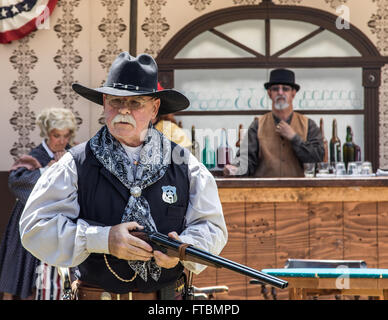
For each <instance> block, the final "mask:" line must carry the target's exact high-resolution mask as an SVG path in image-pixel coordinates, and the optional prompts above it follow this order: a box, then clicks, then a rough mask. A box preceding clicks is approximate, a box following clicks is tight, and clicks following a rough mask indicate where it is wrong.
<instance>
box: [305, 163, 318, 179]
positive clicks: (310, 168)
mask: <svg viewBox="0 0 388 320" xmlns="http://www.w3.org/2000/svg"><path fill="white" fill-rule="evenodd" d="M303 168H304V176H305V177H306V178H312V177H314V175H315V163H304V164H303Z"/></svg>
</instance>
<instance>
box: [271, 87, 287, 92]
mask: <svg viewBox="0 0 388 320" xmlns="http://www.w3.org/2000/svg"><path fill="white" fill-rule="evenodd" d="M280 89H283V92H289V91H291V90H292V88H291V87H290V86H272V87H271V88H269V90H271V91H274V92H279V91H280Z"/></svg>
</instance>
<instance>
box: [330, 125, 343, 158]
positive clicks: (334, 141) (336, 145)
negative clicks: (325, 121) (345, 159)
mask: <svg viewBox="0 0 388 320" xmlns="http://www.w3.org/2000/svg"><path fill="white" fill-rule="evenodd" d="M341 161H342V160H341V140H340V139H339V138H338V136H337V120H336V119H333V136H332V137H331V139H330V162H332V163H333V162H341Z"/></svg>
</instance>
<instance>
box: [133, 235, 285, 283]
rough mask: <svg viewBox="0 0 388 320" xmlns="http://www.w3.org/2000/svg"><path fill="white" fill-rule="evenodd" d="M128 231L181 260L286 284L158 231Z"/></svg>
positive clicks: (264, 280)
mask: <svg viewBox="0 0 388 320" xmlns="http://www.w3.org/2000/svg"><path fill="white" fill-rule="evenodd" d="M129 233H130V234H131V235H133V236H135V237H138V238H140V239H141V240H143V241H145V242H147V243H149V244H150V245H151V247H152V249H153V250H157V251H161V252H163V253H164V254H166V255H168V256H171V257H177V258H179V260H182V261H192V262H196V263H200V264H204V265H207V266H211V267H215V268H226V269H229V270H232V271H235V272H238V273H240V274H243V275H245V276H248V277H252V278H254V279H257V280H259V281H262V282H264V283H266V284H269V285H271V286H274V287H278V288H281V289H284V288H286V287H287V285H288V282H287V281H284V280H282V279H279V278H276V277H274V276H271V275H269V274H266V273H263V272H261V271H258V270H255V269H252V268H249V267H247V266H244V265H242V264H239V263H237V262H234V261H231V260H228V259H225V258H223V257H219V256H216V255H213V254H211V253H209V252H206V251H204V250H201V249H198V248H195V247H193V246H191V245H189V244H187V243H183V242H180V241H177V240H175V239H172V238H170V237H168V236H166V235H164V234H162V233H159V232H147V231H140V230H137V231H129Z"/></svg>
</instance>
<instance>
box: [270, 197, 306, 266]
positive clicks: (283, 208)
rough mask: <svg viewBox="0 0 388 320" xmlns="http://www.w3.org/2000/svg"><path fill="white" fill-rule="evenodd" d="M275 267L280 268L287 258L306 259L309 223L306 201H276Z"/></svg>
mask: <svg viewBox="0 0 388 320" xmlns="http://www.w3.org/2000/svg"><path fill="white" fill-rule="evenodd" d="M275 223H276V267H277V268H282V267H284V264H285V262H286V260H287V259H289V258H294V259H307V258H308V252H309V233H308V230H309V225H308V205H307V203H299V202H292V203H276V205H275Z"/></svg>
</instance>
